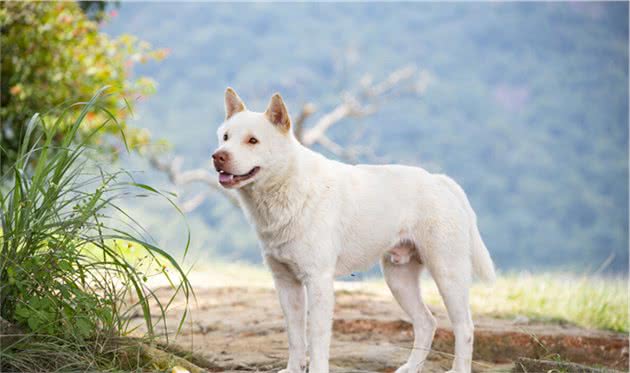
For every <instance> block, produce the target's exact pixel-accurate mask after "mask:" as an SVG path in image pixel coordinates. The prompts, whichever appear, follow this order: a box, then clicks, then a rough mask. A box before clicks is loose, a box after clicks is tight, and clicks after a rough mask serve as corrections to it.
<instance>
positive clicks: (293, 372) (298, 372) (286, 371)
mask: <svg viewBox="0 0 630 373" xmlns="http://www.w3.org/2000/svg"><path fill="white" fill-rule="evenodd" d="M305 371H306V368H304V369H302V370H299V369H293V370H292V369H289V368H285V369H282V370H280V371H278V373H304V372H305Z"/></svg>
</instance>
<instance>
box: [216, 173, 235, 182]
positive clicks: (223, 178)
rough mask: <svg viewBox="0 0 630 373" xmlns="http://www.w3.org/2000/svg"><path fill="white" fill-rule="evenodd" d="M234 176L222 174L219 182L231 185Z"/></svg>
mask: <svg viewBox="0 0 630 373" xmlns="http://www.w3.org/2000/svg"><path fill="white" fill-rule="evenodd" d="M233 176H234V175H230V174H225V173H220V174H219V181H220V182H222V183H229V182H230V181H231V180H232V177H233Z"/></svg>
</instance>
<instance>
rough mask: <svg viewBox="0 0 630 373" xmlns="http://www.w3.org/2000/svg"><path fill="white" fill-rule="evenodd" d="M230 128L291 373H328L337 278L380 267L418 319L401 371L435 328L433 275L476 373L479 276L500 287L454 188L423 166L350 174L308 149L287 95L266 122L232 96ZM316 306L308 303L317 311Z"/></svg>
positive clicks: (458, 358)
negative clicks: (428, 299)
mask: <svg viewBox="0 0 630 373" xmlns="http://www.w3.org/2000/svg"><path fill="white" fill-rule="evenodd" d="M225 109H226V118H225V122H224V123H223V124H222V125H221V127H220V128H219V129H218V131H217V134H218V137H219V148H218V149H217V151H216V152H215V153H214V154H213V155H212V158H213V160H214V165H215V168H216V169H217V171H218V172H219V182H220V183H221V185H222V186H223V187H225V188H234V189H236V190H237V194H238V198H239V201H240V203H241V205H242V207H243V209H244V210H245V212H246V214H247V215H248V218H249V219H250V220H251V221H252V223H253V224H254V226H255V228H256V232H257V234H258V237H259V239H260V241H261V243H262V250H263V256H264V259H265V262H266V263H267V265H268V266H269V268H270V269H271V271H272V273H273V278H274V282H275V286H276V289H277V291H278V295H279V298H280V304H281V306H282V310H283V312H284V315H285V318H286V325H287V330H288V337H289V362H288V366H287V368H286V369H285V370H282V372H288V373H294V372H295V373H297V372H304V371H305V369H306V353H307V338H306V334H307V333H306V331H307V320H306V319H307V317H306V316H307V312H306V310H307V305H308V330H309V333H308V334H309V335H308V353H309V356H310V363H309V372H310V373H324V372H328V358H329V347H330V339H331V333H332V330H331V329H332V317H333V306H334V292H333V279H334V278H335V276H341V275H347V274H350V273H351V272H353V271H357V270H362V269H367V268H369V267H370V266H372V265H373V264H374V263H375V262H376V261H378V260H379V259H380V260H381V266H382V269H383V274H384V276H385V280H386V282H387V285H388V286H389V288H390V289H391V292H392V293H393V294H394V297H395V298H396V300H397V301H398V303H399V304H400V306H401V307H402V308H403V310H405V312H406V313H407V314H408V315H409V317H410V318H411V320H412V322H413V330H414V335H415V339H414V345H413V350H412V352H411V354H410V356H409V359H408V361H407V363H406V364H405V365H403V366H402V367H400V368H399V369H398V370H397V372H419V371H421V370H422V366H423V364H424V361H425V359H426V357H427V354H428V353H429V350H430V348H431V342H432V340H433V334H434V332H435V328H436V322H435V319H434V317H433V315H432V314H431V312H430V311H429V309H428V308H427V307H426V305H425V304H424V302H423V301H422V297H421V294H420V272H421V271H422V269H423V268H424V267H426V268H427V269H428V270H429V272H430V273H431V275H432V277H433V278H434V280H435V282H436V283H437V286H438V288H439V290H440V294H441V295H442V298H443V299H444V303H445V305H446V308H447V310H448V315H449V318H450V320H451V323H452V324H453V331H454V334H455V359H454V362H453V368H452V371H453V372H470V370H471V360H472V349H473V322H472V319H471V314H470V306H469V301H468V291H469V287H470V285H471V282H472V276H473V274H475V275H476V276H478V277H479V278H481V279H483V280H487V281H490V282H491V281H493V280H494V277H495V273H494V268H493V264H492V259H490V255H489V253H488V250H487V249H486V247H485V245H484V243H483V241H482V240H481V236H480V235H479V231H478V229H477V221H476V216H475V213H474V212H473V210H472V208H471V207H470V204H469V203H468V199H467V198H466V194H465V193H464V191H463V190H462V188H461V187H460V186H459V185H458V184H457V183H455V182H454V181H453V180H451V179H450V178H448V177H447V176H444V175H434V174H430V173H429V172H427V171H425V170H423V169H421V168H416V167H406V166H397V165H387V166H370V165H357V166H353V165H348V164H344V163H341V162H337V161H334V160H330V159H327V158H325V157H324V156H323V155H321V154H318V153H316V152H314V151H312V150H309V149H308V148H306V147H304V146H302V145H301V144H300V143H299V142H298V141H297V139H296V138H295V136H294V135H293V132H292V130H291V119H290V117H289V113H288V111H287V108H286V107H285V105H284V102H283V101H282V97H280V95H279V94H275V95H274V96H273V97H272V98H271V101H270V103H269V107H268V108H267V110H266V111H265V112H264V113H256V112H252V111H248V110H247V109H246V108H245V105H244V104H243V102H242V101H241V99H240V98H239V97H238V95H237V94H236V92H234V90H232V89H231V88H228V89H227V90H226V92H225ZM307 299H308V302H307Z"/></svg>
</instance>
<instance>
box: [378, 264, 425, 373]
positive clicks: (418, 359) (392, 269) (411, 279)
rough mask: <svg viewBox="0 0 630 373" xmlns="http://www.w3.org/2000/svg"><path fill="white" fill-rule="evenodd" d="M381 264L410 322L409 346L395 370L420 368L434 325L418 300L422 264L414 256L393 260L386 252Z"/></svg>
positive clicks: (404, 372)
mask: <svg viewBox="0 0 630 373" xmlns="http://www.w3.org/2000/svg"><path fill="white" fill-rule="evenodd" d="M381 267H382V269H383V274H384V276H385V281H386V282H387V286H389V289H390V290H391V292H392V294H393V295H394V298H396V301H398V304H400V307H402V309H403V310H404V311H405V312H406V313H407V315H409V317H410V318H411V321H412V323H413V334H414V342H413V350H412V351H411V354H410V355H409V359H408V360H407V363H406V364H405V365H403V366H401V367H400V368H398V370H397V371H396V372H397V373H411V372H414V373H415V372H420V371H421V370H422V366H423V365H424V361H425V360H426V358H427V355H428V354H429V351H430V349H431V342H432V341H433V334H434V333H435V328H436V321H435V318H434V317H433V315H432V314H431V311H429V309H428V308H427V306H426V305H425V304H424V302H423V301H422V295H421V293H420V272H421V271H422V264H421V263H420V262H419V261H418V260H417V259H416V258H415V257H414V258H412V259H411V260H410V261H409V262H408V263H405V264H394V263H392V262H391V260H389V258H388V257H387V255H384V256H383V258H382V259H381Z"/></svg>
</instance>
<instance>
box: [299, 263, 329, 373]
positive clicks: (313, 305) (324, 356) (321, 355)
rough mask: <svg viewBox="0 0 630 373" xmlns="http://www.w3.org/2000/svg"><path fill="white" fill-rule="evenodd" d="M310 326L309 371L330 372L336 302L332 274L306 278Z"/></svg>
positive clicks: (312, 372) (316, 372) (311, 372)
mask: <svg viewBox="0 0 630 373" xmlns="http://www.w3.org/2000/svg"><path fill="white" fill-rule="evenodd" d="M306 293H307V297H308V328H309V354H310V358H311V360H310V364H309V373H328V359H329V353H330V337H331V334H332V316H333V309H334V303H335V293H334V289H333V276H332V275H317V276H311V277H309V278H307V280H306Z"/></svg>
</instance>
